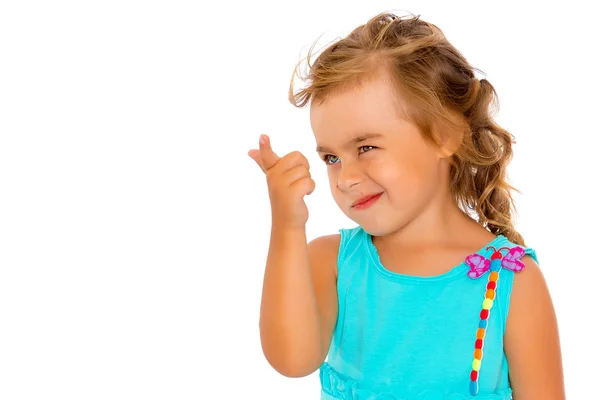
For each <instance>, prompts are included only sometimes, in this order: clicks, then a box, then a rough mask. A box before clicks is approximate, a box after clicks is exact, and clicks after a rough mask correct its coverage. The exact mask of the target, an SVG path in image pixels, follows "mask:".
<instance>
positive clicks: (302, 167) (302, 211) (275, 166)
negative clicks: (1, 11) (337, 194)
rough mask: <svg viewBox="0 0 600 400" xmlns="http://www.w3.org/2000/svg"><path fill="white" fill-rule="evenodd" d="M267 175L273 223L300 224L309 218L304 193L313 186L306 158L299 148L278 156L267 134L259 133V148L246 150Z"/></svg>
mask: <svg viewBox="0 0 600 400" xmlns="http://www.w3.org/2000/svg"><path fill="white" fill-rule="evenodd" d="M248 155H249V156H250V158H252V159H253V160H254V161H255V162H256V163H257V164H258V166H259V167H260V168H261V169H262V171H263V172H264V173H265V175H266V177H267V186H268V188H269V198H270V200H271V213H272V218H273V219H272V223H273V225H275V226H278V227H282V228H303V227H304V226H305V225H306V221H308V208H307V207H306V203H305V202H304V196H306V195H309V194H311V193H312V192H313V191H314V190H315V182H314V181H313V180H312V178H311V176H310V172H309V169H310V166H309V164H308V160H307V159H306V157H304V155H303V154H302V153H300V152H299V151H293V152H291V153H289V154H286V155H285V156H283V157H279V156H278V155H277V154H275V152H273V149H272V148H271V143H270V140H269V137H268V136H267V135H261V136H260V140H259V149H258V150H256V149H252V150H250V151H249V152H248Z"/></svg>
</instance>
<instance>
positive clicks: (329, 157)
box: [323, 146, 376, 165]
mask: <svg viewBox="0 0 600 400" xmlns="http://www.w3.org/2000/svg"><path fill="white" fill-rule="evenodd" d="M364 148H369V150H370V149H375V148H376V147H375V146H360V147H359V149H364ZM369 150H366V151H369ZM362 153H365V151H362ZM339 159H340V158H339V157H337V156H334V155H331V154H326V155H324V156H323V161H325V164H327V165H333V164H335V163H336V162H338V161H339Z"/></svg>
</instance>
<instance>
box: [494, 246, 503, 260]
mask: <svg viewBox="0 0 600 400" xmlns="http://www.w3.org/2000/svg"><path fill="white" fill-rule="evenodd" d="M494 250H496V249H494ZM499 258H502V252H501V251H498V250H496V251H494V254H492V260H497V259H499Z"/></svg>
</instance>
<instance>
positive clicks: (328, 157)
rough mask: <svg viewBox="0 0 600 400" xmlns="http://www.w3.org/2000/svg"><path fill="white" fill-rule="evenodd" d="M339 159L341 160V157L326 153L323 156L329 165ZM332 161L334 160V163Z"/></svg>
mask: <svg viewBox="0 0 600 400" xmlns="http://www.w3.org/2000/svg"><path fill="white" fill-rule="evenodd" d="M334 159H335V160H334ZM337 160H339V157H336V156H332V155H331V154H326V155H324V156H323V161H325V164H327V165H331V164H335V162H337ZM330 161H333V163H330Z"/></svg>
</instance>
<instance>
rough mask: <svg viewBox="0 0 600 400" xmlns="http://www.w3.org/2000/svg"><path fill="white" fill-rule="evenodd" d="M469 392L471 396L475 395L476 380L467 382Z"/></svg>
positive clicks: (477, 386) (477, 389)
mask: <svg viewBox="0 0 600 400" xmlns="http://www.w3.org/2000/svg"><path fill="white" fill-rule="evenodd" d="M469 392H471V396H475V395H476V394H477V392H479V385H478V384H477V381H471V383H469Z"/></svg>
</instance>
